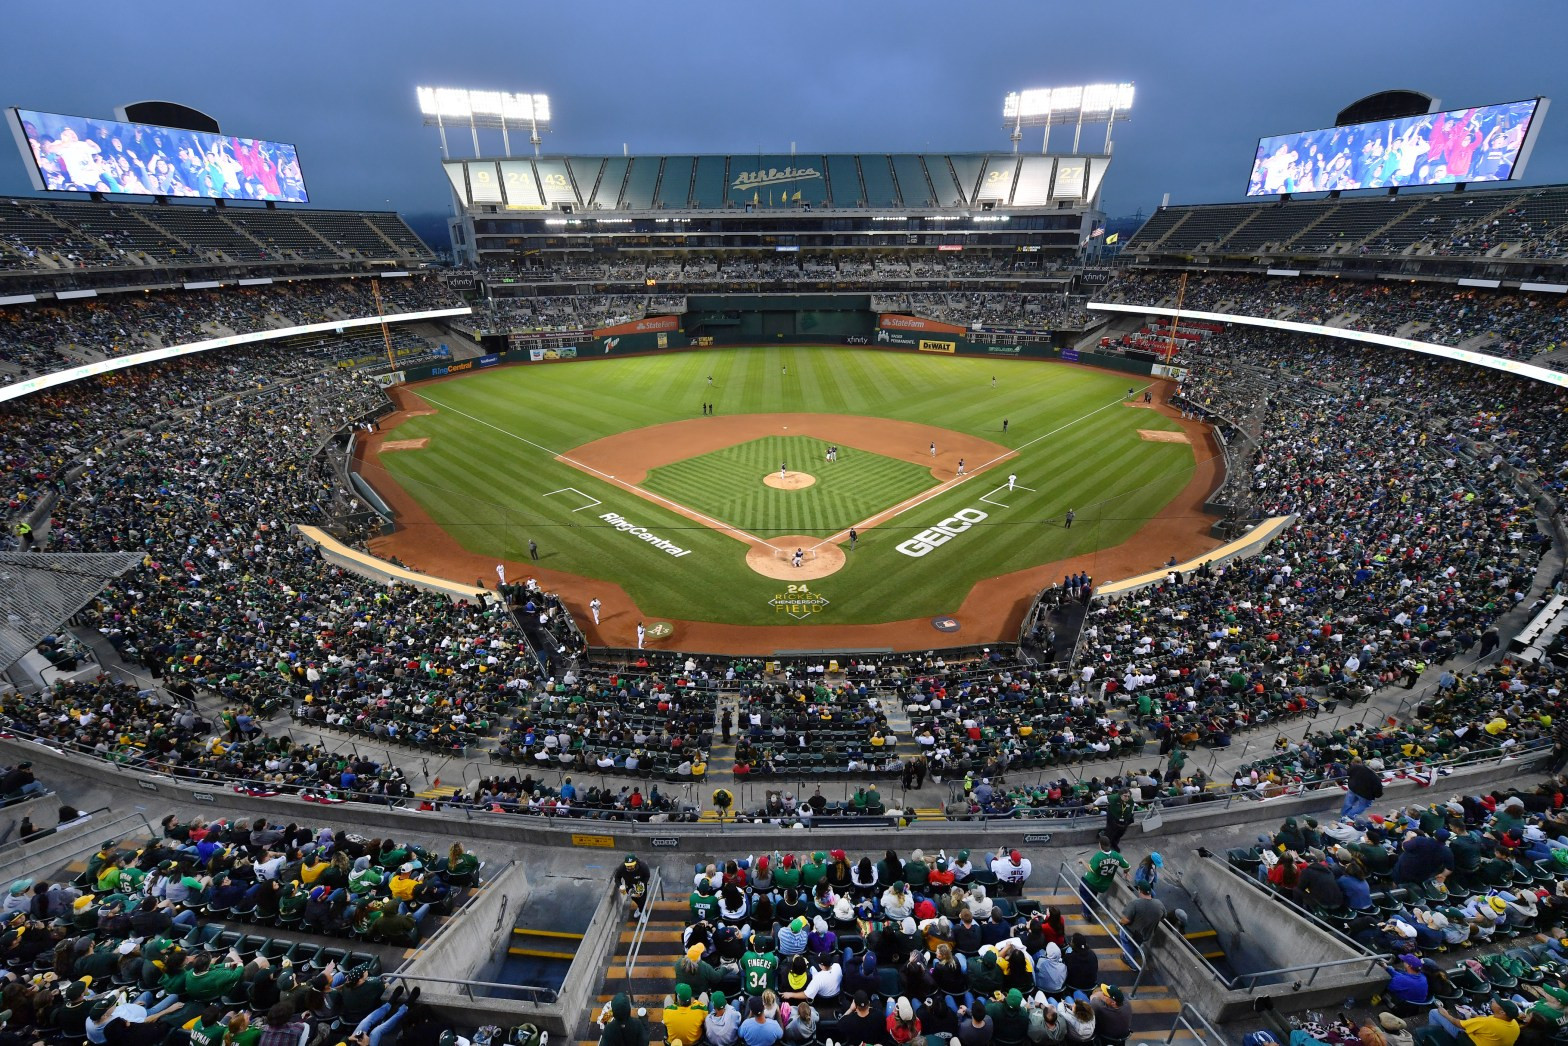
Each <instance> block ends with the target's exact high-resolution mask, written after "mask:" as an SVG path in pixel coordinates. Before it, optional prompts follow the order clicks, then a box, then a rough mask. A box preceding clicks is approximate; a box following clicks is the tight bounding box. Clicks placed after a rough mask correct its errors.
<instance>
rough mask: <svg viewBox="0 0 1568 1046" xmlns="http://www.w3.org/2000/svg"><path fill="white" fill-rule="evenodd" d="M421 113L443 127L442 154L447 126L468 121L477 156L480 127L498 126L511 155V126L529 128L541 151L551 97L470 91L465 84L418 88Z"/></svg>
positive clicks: (507, 153)
mask: <svg viewBox="0 0 1568 1046" xmlns="http://www.w3.org/2000/svg"><path fill="white" fill-rule="evenodd" d="M414 93H415V95H416V96H417V97H418V99H419V112H420V114H421V115H422V116H423V117H424V120H425V126H427V127H428V126H430V125H431V124H435V125H436V127H438V128H440V130H441V155H442V156H446V155H447V148H446V125H447V124H448V123H467V124H468V128H469V131H470V132H471V133H472V134H473V138H474V155H475V156H478V155H479V128H481V127H485V128H491V129H497V130H499V131H500V132H501V141H502V144H503V148H504V149H505V150H506V155H507V156H511V155H512V139H511V135H510V133H509V130H510V127H512V126H517V125H519V124H522V125H526V126H527V127H528V131H529V135H528V140H529V142H530V143H531V144H532V145H533V147H534V155H536V156H537V155H538V154H539V144H540V138H539V129H540V128H541V127H542V128H545V129H547V130H548V129H549V126H550V96H549V95H544V94H514V93H513V92H511V91H471V90H469V89H468V88H466V87H416V88H414Z"/></svg>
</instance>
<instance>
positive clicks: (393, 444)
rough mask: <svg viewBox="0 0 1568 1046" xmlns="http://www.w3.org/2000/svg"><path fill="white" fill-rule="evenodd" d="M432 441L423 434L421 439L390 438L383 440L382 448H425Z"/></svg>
mask: <svg viewBox="0 0 1568 1046" xmlns="http://www.w3.org/2000/svg"><path fill="white" fill-rule="evenodd" d="M429 443H430V437H428V436H422V437H420V438H419V439H389V440H384V441H382V444H381V449H382V450H424V449H425V447H426V446H427V445H428V444H429Z"/></svg>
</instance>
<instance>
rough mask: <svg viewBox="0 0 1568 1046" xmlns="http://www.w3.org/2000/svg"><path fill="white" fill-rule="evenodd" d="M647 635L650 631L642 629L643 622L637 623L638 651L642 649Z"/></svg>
mask: <svg viewBox="0 0 1568 1046" xmlns="http://www.w3.org/2000/svg"><path fill="white" fill-rule="evenodd" d="M647 634H648V630H647V629H646V628H643V627H642V622H641V621H639V622H637V649H638V650H641V649H642V641H643V637H645V636H646V635H647Z"/></svg>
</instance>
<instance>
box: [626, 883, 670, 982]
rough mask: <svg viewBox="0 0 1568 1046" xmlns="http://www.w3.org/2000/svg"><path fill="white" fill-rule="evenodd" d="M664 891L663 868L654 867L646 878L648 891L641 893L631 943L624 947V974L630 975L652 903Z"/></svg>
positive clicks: (646, 930)
mask: <svg viewBox="0 0 1568 1046" xmlns="http://www.w3.org/2000/svg"><path fill="white" fill-rule="evenodd" d="M663 892H664V870H663V869H661V868H656V869H654V872H653V878H651V879H649V880H648V891H647V893H645V894H644V895H643V902H642V914H641V915H640V916H639V917H638V919H637V927H636V929H634V930H633V931H632V943H631V946H630V947H629V948H627V949H626V967H625V968H626V975H627V976H628V977H630V976H631V973H632V967H633V966H635V965H636V964H637V956H638V955H639V954H640V953H641V952H642V939H643V935H644V934H646V933H647V932H648V920H649V919H650V918H652V916H653V905H654V902H655V901H657V900H658V899H659V898H660V897H661V896H662V895H663Z"/></svg>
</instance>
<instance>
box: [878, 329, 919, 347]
mask: <svg viewBox="0 0 1568 1046" xmlns="http://www.w3.org/2000/svg"><path fill="white" fill-rule="evenodd" d="M875 344H877V345H902V346H905V347H906V348H911V349H913V348H916V347H917V346H918V345H919V344H920V343H919V341H918V340H917V339H916V338H915V337H914V336H913V335H910V334H900V333H899V332H897V331H890V330H886V329H883V330H879V331H877V336H876V339H875Z"/></svg>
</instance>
